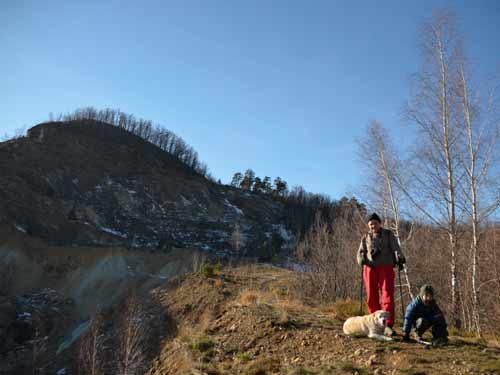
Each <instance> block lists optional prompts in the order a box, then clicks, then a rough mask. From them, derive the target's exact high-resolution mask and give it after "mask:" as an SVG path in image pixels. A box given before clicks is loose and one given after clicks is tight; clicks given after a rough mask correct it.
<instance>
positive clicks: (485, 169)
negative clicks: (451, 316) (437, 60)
mask: <svg viewBox="0 0 500 375" xmlns="http://www.w3.org/2000/svg"><path fill="white" fill-rule="evenodd" d="M473 85H474V83H473V80H472V74H471V72H470V70H469V67H468V61H467V59H466V58H465V57H463V56H461V57H460V59H459V62H458V82H457V87H456V94H457V96H458V97H459V98H460V104H461V115H462V116H461V121H460V123H461V124H462V126H463V128H464V133H463V134H464V141H463V143H464V152H463V154H462V157H461V160H462V164H463V168H464V170H465V176H466V188H465V189H466V190H468V191H467V194H465V197H466V198H465V200H466V202H465V203H466V210H467V213H468V215H469V217H470V228H471V244H470V253H469V260H470V283H471V293H472V298H471V317H470V318H469V319H467V318H468V317H466V316H464V320H466V319H467V320H468V321H466V324H467V328H468V329H469V330H471V331H475V332H476V333H477V334H478V335H481V333H482V329H481V324H480V322H481V319H480V285H479V284H480V275H479V259H478V257H479V245H480V241H481V239H482V238H483V236H484V230H482V229H481V227H483V228H484V225H483V224H485V221H486V220H487V218H488V217H489V216H490V215H491V214H492V213H493V212H495V210H496V209H497V208H498V206H499V204H500V199H499V196H498V194H497V193H496V192H495V190H494V188H492V186H491V184H490V183H489V182H490V179H491V177H492V166H495V164H496V161H495V159H494V158H495V153H496V149H497V146H498V138H499V121H498V118H497V116H496V111H495V108H494V103H496V100H495V99H496V98H495V96H494V95H493V93H490V94H488V95H487V98H486V99H485V100H484V99H482V98H481V92H480V90H479V88H476V90H474V89H473ZM474 91H475V92H474Z"/></svg>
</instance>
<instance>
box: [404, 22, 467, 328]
mask: <svg viewBox="0 0 500 375" xmlns="http://www.w3.org/2000/svg"><path fill="white" fill-rule="evenodd" d="M420 36H421V38H420V39H421V49H422V57H423V61H422V65H421V69H420V71H419V73H417V74H416V76H415V81H416V91H415V93H414V94H413V95H412V100H411V101H410V102H409V103H408V104H407V106H406V109H405V112H406V115H407V117H408V119H409V120H410V122H411V123H413V124H414V125H415V126H416V128H417V130H418V142H417V145H418V146H417V149H416V152H415V154H414V161H415V163H414V167H415V168H414V173H413V174H412V176H411V182H412V185H413V187H414V189H413V191H412V192H411V193H410V192H409V191H408V189H407V188H406V187H404V186H403V191H404V192H405V193H406V195H407V196H408V197H409V198H410V200H411V202H412V203H413V205H414V206H415V207H416V208H417V209H418V210H419V211H420V212H421V213H422V214H423V215H424V216H425V218H426V219H427V220H428V221H429V222H431V223H432V224H434V225H436V226H438V227H439V228H442V229H444V230H445V231H446V234H447V237H448V252H449V257H450V265H449V267H450V269H449V270H450V294H451V314H452V319H453V322H454V325H455V326H458V327H459V326H460V325H461V324H460V320H459V311H460V306H459V304H460V301H459V289H458V288H459V285H458V281H459V280H458V270H457V257H458V231H459V226H458V223H459V219H460V217H459V215H460V214H461V210H460V208H459V207H458V204H457V199H458V197H457V194H459V192H460V191H461V190H460V184H461V182H462V176H463V175H462V173H460V171H459V163H458V155H459V152H460V147H459V141H460V137H461V129H460V127H459V126H458V124H457V95H455V93H454V91H453V90H454V87H455V84H456V82H457V79H458V74H457V71H458V70H457V57H458V56H459V51H460V41H459V39H458V38H457V34H456V32H455V27H454V22H453V19H452V17H451V16H450V15H449V14H448V13H446V12H440V13H437V14H436V15H435V16H434V18H433V19H432V20H431V21H429V22H426V23H425V24H424V25H423V27H422V31H421V35H420Z"/></svg>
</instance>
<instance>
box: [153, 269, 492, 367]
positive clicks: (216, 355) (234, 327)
mask: <svg viewBox="0 0 500 375" xmlns="http://www.w3.org/2000/svg"><path fill="white" fill-rule="evenodd" d="M298 277H299V274H297V273H294V272H291V271H287V270H282V269H277V268H275V267H269V266H256V265H253V266H248V267H243V268H238V269H233V270H228V271H223V272H222V273H221V274H219V275H214V276H213V277H206V276H203V275H200V274H191V275H188V276H185V277H182V278H180V279H176V280H172V281H171V282H169V283H167V284H166V285H164V286H161V287H159V288H157V289H156V290H155V291H154V292H153V293H152V294H153V297H154V298H157V299H158V300H159V301H160V304H161V306H163V308H164V309H165V312H166V313H167V314H168V315H169V316H170V317H171V319H173V320H174V321H175V322H176V332H175V333H173V334H172V337H171V338H169V339H168V340H165V341H164V342H163V347H162V350H161V353H160V355H159V357H158V358H157V360H156V361H154V363H153V365H152V366H151V368H150V370H149V372H148V374H149V375H155V374H158V375H159V374H248V375H249V374H254V375H256V374H297V375H298V374H414V375H415V374H422V375H423V374H450V375H452V374H453V375H456V374H497V373H500V361H499V358H500V346H499V345H500V343H499V342H498V341H488V340H478V339H473V338H465V337H459V336H452V338H451V343H450V345H449V346H447V347H443V348H434V349H425V348H424V347H422V346H419V345H417V344H407V343H403V342H401V341H400V340H398V341H395V342H393V343H381V342H377V341H374V340H370V339H366V338H350V337H346V336H344V335H343V333H342V324H343V321H344V320H345V319H346V318H347V317H348V316H349V315H352V314H356V311H357V307H358V305H357V304H352V303H346V302H338V303H336V304H334V305H329V306H316V307H313V306H308V305H305V304H303V303H302V302H301V301H300V300H298V299H296V298H295V297H294V287H296V286H297V282H298V281H299V279H298Z"/></svg>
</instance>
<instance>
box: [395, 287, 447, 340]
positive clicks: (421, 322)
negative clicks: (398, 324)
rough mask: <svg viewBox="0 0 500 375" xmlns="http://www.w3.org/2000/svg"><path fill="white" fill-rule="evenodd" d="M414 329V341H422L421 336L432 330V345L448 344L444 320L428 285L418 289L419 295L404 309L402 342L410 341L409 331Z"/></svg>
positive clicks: (432, 291) (432, 290)
mask: <svg viewBox="0 0 500 375" xmlns="http://www.w3.org/2000/svg"><path fill="white" fill-rule="evenodd" d="M413 327H414V328H415V339H416V340H417V341H422V335H423V334H424V332H425V331H426V330H428V329H429V328H432V345H434V346H439V345H445V344H447V343H448V329H447V324H446V319H445V318H444V315H443V313H442V311H441V309H440V308H439V306H438V305H437V303H436V301H435V300H434V289H433V288H432V286H430V285H424V286H422V288H420V293H419V295H418V296H417V298H415V299H414V300H413V301H411V303H410V304H409V305H408V307H407V308H406V313H405V318H404V325H403V332H404V335H403V341H410V331H411V329H412V328H413Z"/></svg>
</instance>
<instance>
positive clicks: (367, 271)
mask: <svg viewBox="0 0 500 375" xmlns="http://www.w3.org/2000/svg"><path fill="white" fill-rule="evenodd" d="M363 278H364V280H365V287H366V295H367V301H366V302H367V303H368V311H369V313H370V314H371V313H374V312H375V311H377V310H384V311H388V312H389V313H390V317H389V319H388V320H387V322H386V325H387V326H389V327H392V326H393V325H394V268H393V266H391V265H389V266H379V267H368V266H364V270H363ZM379 290H380V291H381V294H382V308H380V302H379Z"/></svg>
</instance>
